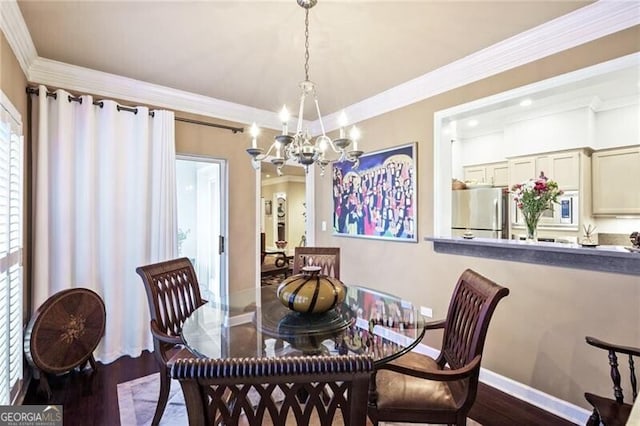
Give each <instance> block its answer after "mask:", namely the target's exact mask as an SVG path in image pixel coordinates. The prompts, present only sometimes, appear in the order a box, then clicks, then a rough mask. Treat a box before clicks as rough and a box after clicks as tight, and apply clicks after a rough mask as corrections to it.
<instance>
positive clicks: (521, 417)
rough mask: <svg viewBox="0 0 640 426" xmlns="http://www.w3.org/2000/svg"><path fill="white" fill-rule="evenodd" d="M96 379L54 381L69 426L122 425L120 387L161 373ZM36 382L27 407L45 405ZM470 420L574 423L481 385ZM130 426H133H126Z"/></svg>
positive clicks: (111, 371)
mask: <svg viewBox="0 0 640 426" xmlns="http://www.w3.org/2000/svg"><path fill="white" fill-rule="evenodd" d="M98 365H99V368H98V372H97V373H96V374H94V375H90V374H86V373H84V372H83V373H81V372H74V373H70V374H67V375H64V376H60V377H55V378H53V379H51V380H50V385H51V389H52V398H51V401H49V402H48V403H49V404H62V405H63V406H64V410H63V413H64V424H65V426H73V425H81V426H90V425H100V426H103V425H104V426H115V425H118V424H120V413H119V411H118V396H117V393H116V385H117V384H118V383H122V382H126V381H128V380H132V379H135V378H137V377H142V376H146V375H148V374H151V373H154V372H156V371H158V368H157V365H156V360H155V358H154V357H153V354H151V353H149V352H145V353H143V354H142V356H140V357H138V358H130V357H122V358H120V359H118V360H117V361H115V362H113V363H111V364H106V365H103V364H98ZM36 387H37V383H35V381H33V382H32V383H31V386H30V387H29V390H28V392H27V396H26V398H25V404H44V403H47V402H46V401H45V399H44V398H43V397H42V396H41V395H38V394H37V392H36ZM470 417H471V418H472V419H474V420H476V421H477V422H479V423H481V424H482V425H484V426H514V425H517V426H528V425H531V426H541V425H544V426H555V425H558V426H565V425H566V426H569V425H572V424H573V423H571V422H568V421H566V420H564V419H561V418H559V417H557V416H554V415H552V414H549V413H548V412H546V411H544V410H541V409H539V408H537V407H534V406H532V405H529V404H526V403H524V402H522V401H520V400H518V399H516V398H513V397H511V396H509V395H507V394H505V393H503V392H500V391H498V390H496V389H493V388H491V387H489V386H486V385H483V384H482V383H481V384H480V387H479V389H478V397H477V399H476V403H475V405H474V406H473V408H472V409H471V414H470ZM123 426H130V425H123Z"/></svg>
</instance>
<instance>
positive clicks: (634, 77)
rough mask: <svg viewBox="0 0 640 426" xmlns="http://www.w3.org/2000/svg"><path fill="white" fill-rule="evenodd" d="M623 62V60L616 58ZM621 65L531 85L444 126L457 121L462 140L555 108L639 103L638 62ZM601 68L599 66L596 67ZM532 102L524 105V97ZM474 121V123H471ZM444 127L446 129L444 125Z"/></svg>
mask: <svg viewBox="0 0 640 426" xmlns="http://www.w3.org/2000/svg"><path fill="white" fill-rule="evenodd" d="M613 62H623V61H613ZM627 62H630V64H628V65H624V64H623V65H619V66H616V67H615V69H611V70H608V71H595V70H594V72H593V73H588V74H593V75H590V76H587V77H584V78H573V79H571V80H569V81H566V82H564V83H563V84H554V85H547V87H545V88H538V86H543V84H541V83H536V84H533V85H532V93H529V94H527V95H526V96H522V95H521V96H508V97H504V98H505V99H503V100H501V101H498V102H486V104H485V105H483V106H481V107H477V108H468V109H465V111H463V112H459V113H456V114H451V115H449V116H447V118H446V120H445V121H446V123H445V125H448V124H449V123H452V122H455V123H456V125H455V131H454V132H455V136H457V138H459V139H466V138H474V137H477V136H481V135H486V134H489V133H493V132H497V131H502V130H504V126H505V125H507V124H509V123H513V122H516V121H520V120H526V119H531V118H534V117H538V116H542V115H546V114H549V113H550V112H552V111H555V112H560V111H569V110H572V109H576V108H580V107H589V108H590V109H591V110H593V111H600V110H606V109H608V108H611V107H616V106H622V105H629V104H638V103H640V67H639V66H638V62H637V60H636V61H632V60H630V61H627ZM595 68H600V67H595ZM525 99H526V100H528V101H530V103H529V104H527V105H521V104H520V103H521V102H522V101H523V100H525ZM472 122H473V124H471V123H472ZM443 130H445V131H447V130H450V129H447V127H445V128H444V129H443Z"/></svg>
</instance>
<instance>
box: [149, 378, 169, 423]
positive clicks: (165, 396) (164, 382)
mask: <svg viewBox="0 0 640 426" xmlns="http://www.w3.org/2000/svg"><path fill="white" fill-rule="evenodd" d="M170 390H171V378H170V377H169V369H168V368H167V367H166V366H164V365H162V366H160V395H159V396H158V405H157V406H156V412H155V414H154V415H153V420H152V421H151V425H152V426H158V424H160V419H161V418H162V415H163V414H164V409H165V408H166V406H167V401H168V400H169V391H170Z"/></svg>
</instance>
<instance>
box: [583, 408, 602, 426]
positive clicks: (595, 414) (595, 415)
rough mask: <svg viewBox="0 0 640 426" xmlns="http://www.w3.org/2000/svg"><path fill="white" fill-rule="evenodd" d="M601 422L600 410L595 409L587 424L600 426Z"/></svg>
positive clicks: (588, 425)
mask: <svg viewBox="0 0 640 426" xmlns="http://www.w3.org/2000/svg"><path fill="white" fill-rule="evenodd" d="M599 424H600V415H599V414H598V410H595V409H594V410H593V413H591V416H589V418H588V419H587V425H586V426H598V425H599Z"/></svg>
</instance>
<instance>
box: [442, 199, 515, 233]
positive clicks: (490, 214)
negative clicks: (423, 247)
mask: <svg viewBox="0 0 640 426" xmlns="http://www.w3.org/2000/svg"><path fill="white" fill-rule="evenodd" d="M508 211H509V209H508V195H507V194H505V193H504V190H503V188H474V189H460V190H456V191H452V196H451V214H452V216H451V235H452V236H462V235H463V234H464V233H465V232H471V233H472V234H473V236H475V237H486V238H508V233H509V221H508Z"/></svg>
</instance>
